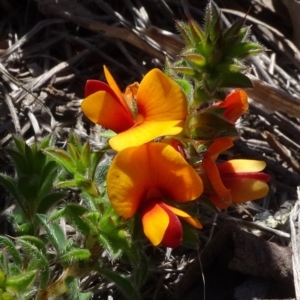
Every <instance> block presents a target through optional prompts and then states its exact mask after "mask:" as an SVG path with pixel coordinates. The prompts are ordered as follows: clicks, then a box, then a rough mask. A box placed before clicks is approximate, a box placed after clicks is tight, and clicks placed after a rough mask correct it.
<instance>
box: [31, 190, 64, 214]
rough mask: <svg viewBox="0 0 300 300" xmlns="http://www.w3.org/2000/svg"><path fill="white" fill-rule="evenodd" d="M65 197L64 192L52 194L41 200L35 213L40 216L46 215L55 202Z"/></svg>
mask: <svg viewBox="0 0 300 300" xmlns="http://www.w3.org/2000/svg"><path fill="white" fill-rule="evenodd" d="M66 196H67V193H66V192H52V193H51V194H49V195H47V196H45V197H44V198H42V199H41V201H40V204H39V207H38V211H37V212H38V213H40V214H46V213H47V212H48V211H49V210H50V208H52V207H53V206H54V205H55V204H56V203H57V202H59V201H60V200H62V199H64V198H65V197H66Z"/></svg>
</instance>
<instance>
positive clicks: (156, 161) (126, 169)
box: [107, 143, 203, 218]
mask: <svg viewBox="0 0 300 300" xmlns="http://www.w3.org/2000/svg"><path fill="white" fill-rule="evenodd" d="M153 189H158V190H159V192H160V194H161V195H162V196H163V197H164V198H168V199H172V200H174V201H179V202H184V201H190V200H194V199H196V198H198V197H199V196H200V195H201V194H202V192H203V184H202V180H201V179H200V177H199V176H198V174H197V172H196V171H195V170H194V169H193V168H192V167H191V166H190V165H189V164H188V163H187V162H186V161H185V159H184V158H183V157H182V156H181V155H180V153H178V152H177V151H176V150H175V149H174V148H173V147H171V146H169V145H167V144H164V143H149V144H144V145H141V146H139V147H131V148H126V149H124V150H122V151H120V152H119V153H118V154H117V155H116V157H115V159H114V160H113V162H112V164H111V167H110V169H109V171H108V174H107V192H108V196H109V199H110V201H111V203H112V206H113V207H114V209H115V210H116V212H117V213H118V214H119V215H122V216H124V217H125V218H129V217H131V216H132V215H133V214H134V213H135V212H136V211H137V209H138V207H139V205H140V203H141V201H146V200H149V199H145V198H146V196H147V193H148V192H149V191H150V190H153Z"/></svg>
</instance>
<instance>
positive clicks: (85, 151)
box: [81, 142, 91, 169]
mask: <svg viewBox="0 0 300 300" xmlns="http://www.w3.org/2000/svg"><path fill="white" fill-rule="evenodd" d="M81 161H82V163H83V165H84V167H85V168H86V169H88V168H89V167H90V164H91V148H90V144H89V143H88V142H86V143H85V144H84V145H83V147H82V151H81Z"/></svg>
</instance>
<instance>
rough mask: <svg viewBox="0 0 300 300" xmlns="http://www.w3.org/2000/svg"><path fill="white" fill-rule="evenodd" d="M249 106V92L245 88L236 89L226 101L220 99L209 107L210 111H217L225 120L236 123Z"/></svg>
mask: <svg viewBox="0 0 300 300" xmlns="http://www.w3.org/2000/svg"><path fill="white" fill-rule="evenodd" d="M248 108H249V104H248V96H247V93H246V92H245V91H243V90H234V91H232V92H231V93H230V94H228V95H227V96H226V98H225V100H224V101H219V102H217V103H215V104H213V105H212V106H211V107H210V108H208V112H217V111H218V109H221V111H220V112H218V113H217V114H218V115H219V116H220V117H221V118H222V119H224V120H225V121H227V122H229V123H231V124H234V123H235V122H236V121H237V120H238V119H239V117H240V116H241V115H242V114H243V113H244V112H245V111H247V110H248Z"/></svg>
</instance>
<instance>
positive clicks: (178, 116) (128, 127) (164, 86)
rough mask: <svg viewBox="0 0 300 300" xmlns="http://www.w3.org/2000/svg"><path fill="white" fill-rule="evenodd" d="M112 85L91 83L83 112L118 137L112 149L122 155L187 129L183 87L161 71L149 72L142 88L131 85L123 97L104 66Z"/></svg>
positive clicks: (138, 85) (112, 143) (82, 106)
mask: <svg viewBox="0 0 300 300" xmlns="http://www.w3.org/2000/svg"><path fill="white" fill-rule="evenodd" d="M104 74H105V77H106V80H107V82H108V85H107V84H106V83H104V82H101V81H97V80H88V81H87V83H86V86H85V97H86V98H85V99H84V100H83V101H82V104H81V108H82V111H83V112H84V114H85V115H86V116H87V117H88V118H89V119H90V120H91V121H92V122H94V123H96V124H99V125H101V126H103V127H106V128H109V129H111V130H113V131H114V132H116V133H117V135H116V136H114V137H112V138H111V139H110V140H109V144H110V146H111V147H112V148H113V149H114V150H116V151H120V150H122V149H124V148H126V147H132V146H138V145H142V144H144V143H147V142H150V141H152V140H153V139H155V138H157V137H159V136H164V135H176V134H178V133H180V132H181V131H182V129H183V126H184V122H185V118H186V115H187V100H186V96H185V94H184V92H183V91H182V89H181V88H180V86H179V85H178V84H177V83H176V82H175V81H173V80H172V79H170V78H169V77H167V76H166V75H164V73H163V72H162V71H160V70H159V69H153V70H151V71H150V72H148V73H147V74H146V75H145V77H144V78H143V80H142V81H141V83H140V84H138V83H133V84H131V85H129V86H128V87H127V88H126V90H125V93H124V94H122V93H121V91H120V89H119V87H118V85H117V84H116V82H115V80H114V78H113V77H112V75H111V74H110V72H109V71H108V69H107V68H106V67H105V66H104Z"/></svg>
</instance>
